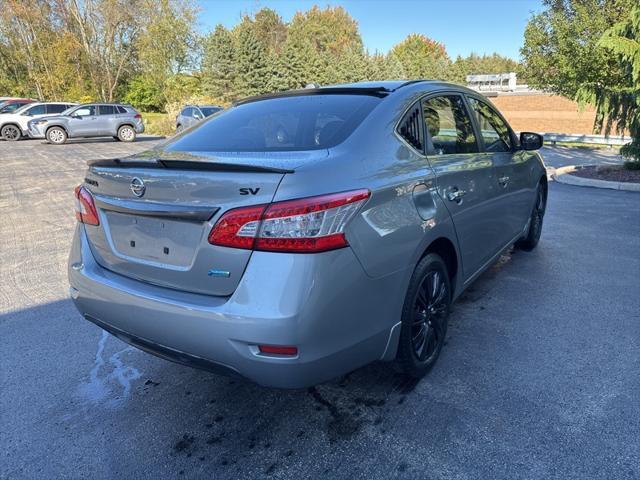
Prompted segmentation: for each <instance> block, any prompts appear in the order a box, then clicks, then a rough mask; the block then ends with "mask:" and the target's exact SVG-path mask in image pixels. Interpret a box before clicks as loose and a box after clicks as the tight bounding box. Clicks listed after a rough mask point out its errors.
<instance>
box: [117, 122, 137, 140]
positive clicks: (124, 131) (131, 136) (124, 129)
mask: <svg viewBox="0 0 640 480" xmlns="http://www.w3.org/2000/svg"><path fill="white" fill-rule="evenodd" d="M135 139H136V131H135V130H134V129H133V127H132V126H130V125H122V126H121V127H120V128H119V129H118V140H120V141H121V142H133V141H135Z"/></svg>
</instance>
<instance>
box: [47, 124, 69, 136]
mask: <svg viewBox="0 0 640 480" xmlns="http://www.w3.org/2000/svg"><path fill="white" fill-rule="evenodd" d="M55 127H58V128H61V129H62V130H64V133H66V134H67V136H69V130H67V128H66V127H65V126H64V125H61V124H58V123H55V124H53V125H47V128H46V129H45V131H44V136H45V138H46V136H47V134H48V133H49V130H51V129H52V128H55Z"/></svg>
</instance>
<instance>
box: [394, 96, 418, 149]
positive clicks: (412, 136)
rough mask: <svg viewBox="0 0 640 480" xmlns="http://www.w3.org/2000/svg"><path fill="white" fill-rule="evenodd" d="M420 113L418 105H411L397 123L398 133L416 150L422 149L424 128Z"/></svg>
mask: <svg viewBox="0 0 640 480" xmlns="http://www.w3.org/2000/svg"><path fill="white" fill-rule="evenodd" d="M420 117H421V115H420V105H417V104H416V105H414V106H412V107H411V108H410V109H409V111H408V112H407V113H406V114H405V115H404V117H403V118H402V121H401V122H400V124H399V125H398V133H399V134H400V136H401V137H402V138H404V140H405V141H406V142H407V143H408V144H409V145H411V146H412V147H413V148H415V149H416V150H419V151H420V152H423V151H424V130H423V129H422V120H421V118H420Z"/></svg>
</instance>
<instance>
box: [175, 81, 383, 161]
mask: <svg viewBox="0 0 640 480" xmlns="http://www.w3.org/2000/svg"><path fill="white" fill-rule="evenodd" d="M379 102H380V98H379V97H377V96H373V95H366V94H362V95H359V94H339V93H320V94H309V95H292V96H283V97H275V98H267V99H263V100H256V101H251V102H248V103H241V104H239V105H237V106H235V107H232V108H229V109H227V110H224V111H222V112H220V113H219V114H217V115H214V116H213V117H211V118H210V119H209V120H207V121H205V122H204V123H203V124H202V125H201V126H200V127H199V128H197V129H195V130H193V131H192V132H190V133H189V134H187V135H184V136H181V137H178V138H177V139H176V140H174V141H173V142H172V143H170V144H169V145H168V146H167V149H168V150H169V151H185V152H208V151H209V152H243V151H244V152H252V151H253V152H256V151H258V152H262V151H265V152H283V151H294V150H319V149H324V148H331V147H334V146H336V145H338V144H339V143H341V142H343V141H344V140H346V138H347V137H348V136H349V135H351V133H353V131H354V130H355V129H356V128H357V127H358V126H359V125H360V123H362V121H363V120H364V119H365V117H366V116H367V115H368V114H369V113H370V112H371V111H372V110H373V109H374V108H375V107H376V105H378V103H379Z"/></svg>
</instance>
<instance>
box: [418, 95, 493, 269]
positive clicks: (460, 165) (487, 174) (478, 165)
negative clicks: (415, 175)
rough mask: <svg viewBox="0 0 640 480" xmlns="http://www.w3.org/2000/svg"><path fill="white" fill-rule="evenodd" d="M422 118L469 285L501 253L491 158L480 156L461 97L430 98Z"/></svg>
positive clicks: (426, 101)
mask: <svg viewBox="0 0 640 480" xmlns="http://www.w3.org/2000/svg"><path fill="white" fill-rule="evenodd" d="M422 112H423V119H424V123H425V126H426V133H427V153H428V158H429V162H430V163H431V167H432V168H433V169H434V171H435V173H436V178H437V188H438V192H439V194H440V196H441V198H442V199H443V201H444V203H445V205H446V207H447V209H448V210H449V213H450V214H451V218H452V219H453V223H454V226H455V230H456V235H457V237H458V244H459V247H460V255H461V258H462V263H463V271H464V277H465V280H466V281H468V280H470V279H471V278H472V277H473V276H474V275H475V274H476V273H477V272H478V271H479V270H480V269H482V268H483V267H484V266H485V265H486V264H487V262H489V260H491V259H492V258H493V256H494V255H495V254H496V253H497V252H498V251H499V248H500V238H499V232H497V230H496V227H497V225H498V222H497V221H496V218H495V215H496V214H497V209H496V189H495V187H494V178H493V165H492V161H491V156H489V155H486V154H484V153H482V152H480V148H479V143H478V140H477V138H476V133H475V130H474V126H473V122H472V120H471V116H470V115H469V112H468V110H467V106H466V102H465V100H464V97H463V95H462V94H460V93H453V92H452V93H440V94H436V95H434V96H429V97H426V98H425V99H423V101H422Z"/></svg>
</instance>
